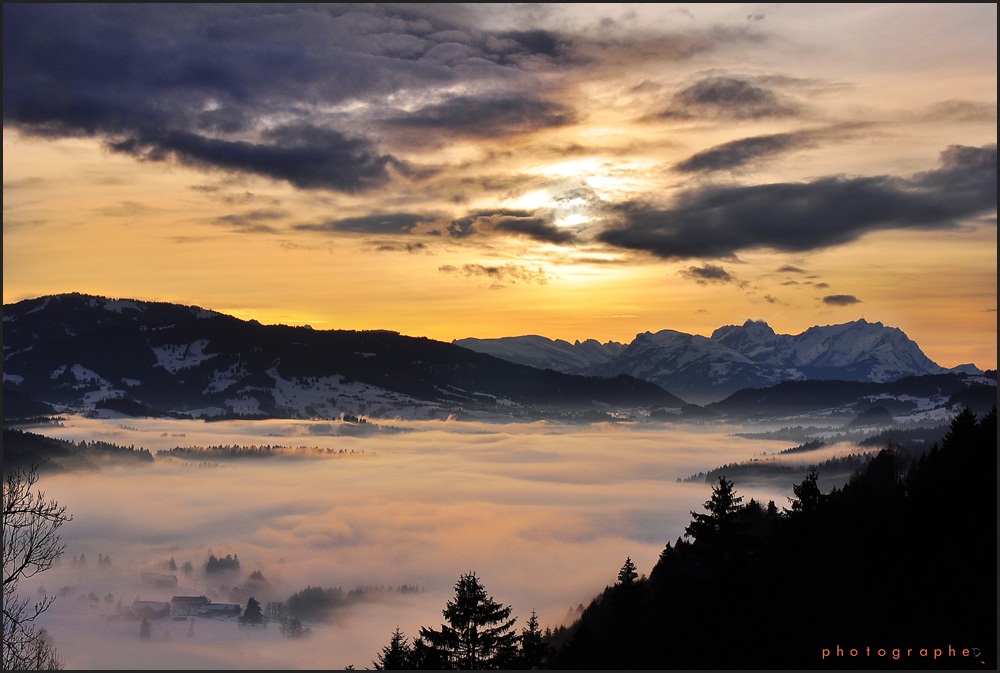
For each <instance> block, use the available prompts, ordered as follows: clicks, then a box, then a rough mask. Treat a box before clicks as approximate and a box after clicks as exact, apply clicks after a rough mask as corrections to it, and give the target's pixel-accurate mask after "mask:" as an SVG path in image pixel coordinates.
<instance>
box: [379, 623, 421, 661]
mask: <svg viewBox="0 0 1000 673" xmlns="http://www.w3.org/2000/svg"><path fill="white" fill-rule="evenodd" d="M372 666H374V667H375V670H376V671H402V670H406V669H410V668H413V667H414V660H413V647H412V646H411V645H410V644H409V643H408V642H407V641H406V636H404V635H403V632H402V631H400V630H399V627H398V626H397V627H396V630H395V631H393V632H392V639H391V640H390V641H389V644H388V645H386V646H385V647H383V648H382V652H381V653H380V654H379V657H378V659H377V660H376V661H373V662H372Z"/></svg>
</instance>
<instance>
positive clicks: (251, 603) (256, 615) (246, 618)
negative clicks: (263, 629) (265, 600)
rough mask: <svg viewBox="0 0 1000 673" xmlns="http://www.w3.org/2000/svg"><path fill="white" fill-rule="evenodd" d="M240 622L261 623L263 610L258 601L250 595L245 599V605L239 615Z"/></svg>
mask: <svg viewBox="0 0 1000 673" xmlns="http://www.w3.org/2000/svg"><path fill="white" fill-rule="evenodd" d="M240 623H241V624H263V623H264V612H263V611H262V610H261V609H260V602H259V601H258V600H257V599H256V598H254V597H253V596H251V597H250V598H248V599H247V607H246V609H245V610H244V611H243V615H242V616H241V617H240Z"/></svg>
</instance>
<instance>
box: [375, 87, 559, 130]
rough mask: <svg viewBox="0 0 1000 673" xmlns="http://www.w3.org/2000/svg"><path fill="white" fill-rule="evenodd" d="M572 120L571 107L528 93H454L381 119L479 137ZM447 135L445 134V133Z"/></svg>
mask: <svg viewBox="0 0 1000 673" xmlns="http://www.w3.org/2000/svg"><path fill="white" fill-rule="evenodd" d="M572 121H573V113H572V111H571V110H570V109H569V108H567V107H565V106H563V105H560V104H558V103H552V102H549V101H545V100H541V99H539V98H537V97H535V96H534V95H531V94H506V95H503V96H484V97H478V96H455V97H453V98H449V99H447V100H446V101H444V102H443V103H439V104H436V105H430V106H427V107H423V108H420V109H418V110H415V111H413V112H410V113H406V114H400V115H399V116H396V117H394V118H390V119H389V120H387V121H386V122H385V123H387V124H389V125H391V126H397V127H402V128H410V129H424V130H426V129H433V130H443V131H447V132H448V134H460V135H465V136H473V137H480V138H496V137H500V136H506V135H510V134H513V133H530V132H531V131H536V130H539V129H543V128H547V127H552V126H563V125H565V124H568V123H571V122H572ZM445 137H447V136H445Z"/></svg>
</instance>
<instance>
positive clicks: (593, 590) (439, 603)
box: [21, 416, 858, 669]
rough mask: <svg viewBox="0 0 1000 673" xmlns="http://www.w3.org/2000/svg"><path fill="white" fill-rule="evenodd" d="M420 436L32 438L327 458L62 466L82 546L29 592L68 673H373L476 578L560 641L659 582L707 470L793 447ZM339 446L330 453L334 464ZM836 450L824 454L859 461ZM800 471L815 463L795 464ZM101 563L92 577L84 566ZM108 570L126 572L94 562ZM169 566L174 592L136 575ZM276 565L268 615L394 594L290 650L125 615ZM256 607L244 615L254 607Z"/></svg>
mask: <svg viewBox="0 0 1000 673" xmlns="http://www.w3.org/2000/svg"><path fill="white" fill-rule="evenodd" d="M406 427H407V428H408V429H409V430H410V431H407V432H395V433H392V432H374V433H370V434H367V435H364V436H345V435H342V434H340V430H341V428H340V427H339V426H338V425H337V424H333V423H330V422H318V421H316V422H310V421H228V422H203V421H181V420H169V419H168V420H164V419H132V418H129V419H103V420H102V419H86V418H82V417H73V416H69V417H66V418H65V420H64V422H63V424H62V425H60V426H46V427H40V428H31V429H30V430H31V431H32V432H38V433H40V434H45V435H48V436H52V437H59V438H63V439H71V440H74V441H80V440H87V441H91V440H100V441H107V442H112V443H115V444H118V445H122V446H134V447H137V448H138V447H142V448H145V449H148V450H149V451H150V452H151V453H152V454H153V455H154V456H155V455H157V452H158V451H166V450H169V449H172V448H174V447H197V446H220V445H225V446H231V445H242V446H250V445H256V446H265V445H269V446H282V447H289V448H296V447H304V448H305V449H315V448H319V449H323V450H324V451H323V452H316V451H302V452H300V453H295V452H292V453H293V454H294V455H289V456H287V457H274V456H272V457H266V458H244V459H240V460H230V461H221V460H205V461H197V460H194V461H191V460H178V459H176V458H172V457H171V458H168V457H165V454H159V456H158V457H157V459H156V460H155V461H153V463H152V464H149V465H146V466H142V467H127V468H125V467H110V466H102V468H101V470H100V471H99V472H96V473H91V472H72V473H66V474H59V475H49V474H45V475H43V476H42V477H41V479H40V480H39V483H38V484H37V487H38V488H39V489H40V490H42V491H43V492H44V495H45V497H46V498H47V499H54V500H56V501H58V502H59V504H61V505H65V506H66V508H67V512H68V513H69V514H71V515H72V517H73V519H72V521H70V522H69V523H67V524H66V525H64V526H63V527H62V528H61V529H60V533H61V535H62V539H63V541H64V542H65V544H66V551H65V553H64V555H63V557H62V558H61V560H60V562H59V563H58V564H57V565H56V566H54V567H53V568H52V569H50V570H48V571H46V572H44V573H42V574H40V575H38V576H37V577H36V578H33V579H32V580H30V581H24V582H22V586H21V589H22V592H30V593H32V595H34V593H35V592H36V591H37V592H43V591H44V592H45V593H46V594H48V595H52V594H57V593H58V594H60V595H59V597H58V598H57V600H56V601H55V603H54V604H53V605H52V606H51V607H50V608H49V610H48V611H47V612H46V613H44V615H42V617H41V618H40V619H39V621H38V624H39V625H40V626H41V627H43V628H45V629H46V630H47V631H48V633H49V634H50V636H51V637H52V639H53V641H54V643H55V646H56V649H57V651H58V654H59V656H60V657H61V659H62V660H63V663H64V665H65V668H67V669H225V668H232V669H343V668H345V667H348V666H353V667H354V668H357V669H364V668H371V667H372V661H373V660H374V659H376V658H377V656H378V654H379V652H380V650H381V648H382V647H383V646H384V645H386V644H388V642H389V640H390V638H391V636H392V633H393V631H394V630H395V629H396V628H397V627H398V628H399V629H400V630H401V631H402V632H403V633H404V635H405V636H406V637H407V638H412V637H413V636H415V635H417V633H418V631H419V628H420V627H421V626H430V627H435V628H440V625H441V623H442V621H443V617H442V614H441V611H442V610H443V609H444V607H445V604H446V602H447V601H448V600H449V599H450V598H451V597H452V596H453V595H454V586H455V583H456V582H457V581H458V579H459V577H460V576H461V575H462V574H463V573H467V572H475V573H476V575H477V576H478V577H479V578H480V581H481V582H482V584H483V585H484V586H485V588H486V590H487V592H488V593H489V594H490V595H491V596H493V598H494V599H496V600H497V601H499V602H501V603H503V604H505V605H509V606H511V607H512V609H513V612H512V614H513V615H516V616H517V617H518V621H517V624H516V626H517V629H518V631H520V629H521V628H522V627H523V626H524V625H525V623H526V622H527V619H528V617H529V616H530V615H531V612H532V611H535V613H536V614H537V617H538V620H539V623H540V625H541V627H542V628H543V629H545V628H546V627H552V628H555V627H557V626H559V625H561V624H568V623H569V622H570V621H571V619H572V618H573V614H572V610H573V609H575V608H577V607H578V606H579V605H581V604H583V605H586V604H587V603H588V602H589V601H590V600H591V599H592V598H593V597H594V596H595V595H596V594H598V593H599V592H600V591H602V590H603V589H604V587H606V586H607V585H609V584H612V583H614V581H615V579H616V577H617V573H618V570H619V568H620V567H621V565H622V563H623V562H624V561H625V559H626V557H631V559H632V560H633V561H634V562H635V564H636V566H637V567H638V569H639V572H640V573H643V574H648V573H649V571H650V569H651V568H652V567H653V564H654V563H655V562H656V560H657V557H658V556H659V554H660V552H661V551H662V550H663V547H664V545H665V544H666V543H667V542H668V541H670V542H673V541H675V540H676V539H677V538H678V537H679V536H681V535H683V532H684V528H685V526H686V525H687V524H688V523H689V522H690V520H691V511H692V510H694V511H698V512H701V511H704V510H703V503H704V502H705V501H706V500H707V499H708V498H709V497H710V496H711V485H710V484H706V483H704V482H701V483H697V482H683V481H680V482H679V481H678V479H684V478H686V477H688V476H690V475H692V474H695V473H697V472H699V471H706V472H707V471H708V470H710V469H712V468H715V467H718V466H720V465H724V464H727V463H732V462H737V461H743V460H749V459H752V458H754V457H758V456H761V455H763V454H765V453H766V454H769V455H773V454H774V453H776V452H779V451H782V450H784V449H787V448H790V446H791V444H790V443H789V442H787V441H772V440H759V439H743V438H739V437H735V436H733V434H732V433H734V432H739V431H743V430H745V429H746V428H735V427H719V426H695V425H692V426H684V425H677V424H670V425H657V424H646V423H643V424H630V423H608V424H597V425H564V424H558V423H551V422H537V423H509V424H487V423H475V422H460V421H434V422H419V423H415V422H407V423H406ZM326 449H329V451H326ZM857 450H858V449H857V447H856V446H854V445H845V446H839V447H832V448H831V449H828V450H825V451H824V455H822V456H819V455H817V454H813V455H811V456H809V457H808V460H810V461H811V462H815V461H816V460H817V459H823V458H827V457H830V456H831V455H836V454H845V453H850V452H855V451H857ZM796 459H797V460H803V458H802V457H798V458H796ZM791 486H792V484H791V483H787V484H783V483H780V482H777V483H772V484H770V485H757V486H753V487H748V488H745V489H743V488H739V486H738V488H737V491H738V493H740V494H742V495H744V497H745V498H746V499H747V500H749V498H751V497H753V498H756V499H758V500H759V501H761V502H762V503H763V504H767V502H768V501H769V500H774V501H775V504H776V505H777V506H778V507H779V509H780V508H782V507H785V506H787V505H788V499H787V498H788V496H790V495H791V494H792V492H791ZM228 554H232V555H234V556H236V557H237V558H238V559H239V562H240V573H239V576H238V577H224V576H222V577H220V576H215V575H208V574H206V573H205V572H204V564H205V561H206V560H207V559H208V557H209V555H215V556H216V557H217V558H222V557H224V556H226V555H228ZM84 557H85V558H86V564H83V563H82V562H80V561H81V560H82V558H84ZM104 557H106V558H107V559H108V560H110V563H104V564H99V563H98V560H99V559H100V558H104ZM171 558H173V559H174V560H175V562H176V564H177V565H178V566H181V565H182V564H184V563H185V562H190V563H191V564H192V566H193V568H194V570H193V572H191V573H184V572H181V571H179V570H178V571H171V572H172V573H173V574H176V575H177V578H178V582H179V583H178V585H177V586H175V587H166V588H160V587H157V586H153V585H151V584H149V583H147V582H144V581H143V580H142V579H141V576H142V574H143V573H149V572H153V573H156V572H163V571H164V563H165V562H166V561H168V560H169V559H171ZM254 571H259V572H260V574H262V575H263V577H264V578H265V580H266V583H267V584H266V586H265V587H261V588H259V590H258V591H256V595H255V596H254V597H255V598H256V599H257V600H258V601H259V602H260V603H261V605H262V606H264V605H266V604H267V603H268V602H270V601H280V602H285V601H287V599H288V598H289V597H290V596H291V595H292V594H294V593H296V592H299V591H301V590H302V589H305V588H307V587H322V588H324V589H325V588H340V589H342V590H343V591H344V592H347V591H350V590H352V589H356V588H358V587H369V588H370V587H389V588H398V587H400V586H402V585H406V586H407V587H410V588H413V587H417V588H419V591H411V592H399V591H385V592H370V594H369V597H368V599H367V600H365V601H362V602H359V603H357V604H353V605H351V606H349V607H343V608H339V609H337V610H335V611H334V613H333V615H332V620H331V621H329V622H325V623H324V622H315V623H310V624H309V626H310V627H311V629H312V632H311V635H310V636H309V637H308V638H303V639H289V638H285V637H283V636H282V634H281V630H280V628H279V626H278V625H277V624H270V625H268V626H267V627H266V628H248V627H241V626H239V625H238V624H237V623H236V622H234V621H232V620H220V619H198V620H194V621H175V620H171V619H159V620H156V621H154V622H153V628H152V637H151V638H150V639H149V640H141V639H140V637H139V625H138V623H137V622H135V621H130V620H123V619H118V618H116V616H115V615H116V614H117V612H118V607H119V606H120V605H124V606H126V607H127V606H129V605H131V603H132V602H133V601H135V600H149V601H166V600H169V599H170V597H171V596H174V595H205V596H208V597H210V598H212V599H213V600H215V601H216V602H230V600H229V599H230V597H231V596H232V593H231V591H232V589H233V587H234V586H238V585H240V584H241V583H245V581H246V579H247V577H248V575H249V574H250V573H252V572H254ZM241 602H243V603H244V605H245V601H241Z"/></svg>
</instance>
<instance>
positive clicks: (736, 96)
mask: <svg viewBox="0 0 1000 673" xmlns="http://www.w3.org/2000/svg"><path fill="white" fill-rule="evenodd" d="M796 113H797V108H796V107H795V106H794V105H792V104H790V103H787V102H784V101H782V99H781V98H779V97H778V95H777V94H776V93H774V92H773V91H771V90H770V89H765V88H764V87H761V86H757V85H755V84H751V83H750V82H749V81H747V80H746V79H740V78H738V77H708V78H705V79H702V80H700V81H698V82H695V83H694V84H692V85H691V86H688V87H685V88H684V89H681V90H680V91H678V92H677V93H675V94H674V95H673V97H672V98H671V101H670V105H669V106H668V107H667V108H666V109H665V110H663V111H661V112H660V114H659V116H661V117H674V118H680V119H688V118H691V117H714V118H725V119H760V118H765V117H788V116H791V115H794V114H796Z"/></svg>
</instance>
